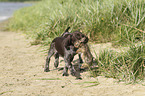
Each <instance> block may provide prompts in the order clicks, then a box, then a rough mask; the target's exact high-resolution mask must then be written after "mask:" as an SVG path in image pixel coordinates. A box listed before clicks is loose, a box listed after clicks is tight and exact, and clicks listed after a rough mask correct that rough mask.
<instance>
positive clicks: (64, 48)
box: [44, 27, 88, 76]
mask: <svg viewBox="0 0 145 96" xmlns="http://www.w3.org/2000/svg"><path fill="white" fill-rule="evenodd" d="M69 28H70V27H68V28H67V29H66V31H65V32H64V34H63V35H62V36H60V37H56V38H55V39H54V40H53V41H52V43H51V45H50V49H49V51H48V56H47V58H46V64H45V68H44V71H45V72H48V71H50V70H49V62H50V58H51V57H52V55H54V56H55V62H54V66H55V67H56V68H57V67H58V64H59V60H58V59H59V56H62V57H63V58H64V61H65V67H64V70H63V76H68V69H69V70H70V72H71V75H73V76H75V75H76V70H75V69H74V67H73V66H72V63H71V62H72V61H73V58H74V56H75V55H76V51H77V49H78V48H79V46H78V45H77V44H76V42H79V43H80V44H86V43H87V42H88V37H87V36H85V35H84V34H82V33H81V32H79V31H75V32H73V33H69V32H67V31H68V29H69ZM67 33H68V34H67Z"/></svg>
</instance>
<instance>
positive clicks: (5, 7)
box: [0, 2, 32, 22]
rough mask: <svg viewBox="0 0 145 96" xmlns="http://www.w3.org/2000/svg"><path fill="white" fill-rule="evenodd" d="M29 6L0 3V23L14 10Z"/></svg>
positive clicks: (25, 4)
mask: <svg viewBox="0 0 145 96" xmlns="http://www.w3.org/2000/svg"><path fill="white" fill-rule="evenodd" d="M31 5H32V4H28V3H17V2H15V3H11V2H0V22H1V21H4V20H6V19H8V18H9V17H11V16H12V15H13V13H14V12H15V11H16V10H18V9H20V8H22V7H26V6H31Z"/></svg>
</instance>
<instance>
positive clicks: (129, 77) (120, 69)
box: [93, 43, 145, 83]
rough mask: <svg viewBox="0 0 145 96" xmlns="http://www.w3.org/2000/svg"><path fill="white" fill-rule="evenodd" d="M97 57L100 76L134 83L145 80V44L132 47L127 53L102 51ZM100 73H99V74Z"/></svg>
mask: <svg viewBox="0 0 145 96" xmlns="http://www.w3.org/2000/svg"><path fill="white" fill-rule="evenodd" d="M96 56H97V62H98V66H99V69H97V71H94V72H97V73H93V74H98V73H99V75H103V76H106V77H109V78H115V79H118V80H119V81H125V82H127V83H134V82H136V81H138V80H139V81H140V80H143V79H144V76H145V72H144V67H145V44H144V43H142V44H138V45H132V46H130V48H129V50H127V51H126V52H121V53H118V52H114V51H111V50H104V51H101V52H100V54H99V55H96ZM98 71H99V72H98Z"/></svg>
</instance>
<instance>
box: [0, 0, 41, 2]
mask: <svg viewBox="0 0 145 96" xmlns="http://www.w3.org/2000/svg"><path fill="white" fill-rule="evenodd" d="M24 1H40V0H0V2H24Z"/></svg>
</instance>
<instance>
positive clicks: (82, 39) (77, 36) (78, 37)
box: [72, 31, 89, 48]
mask: <svg viewBox="0 0 145 96" xmlns="http://www.w3.org/2000/svg"><path fill="white" fill-rule="evenodd" d="M88 40H89V39H88V37H87V36H85V35H84V34H83V33H81V32H79V31H75V32H73V33H72V41H73V43H74V46H75V47H77V48H78V47H80V46H81V45H82V44H86V43H87V42H88Z"/></svg>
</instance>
